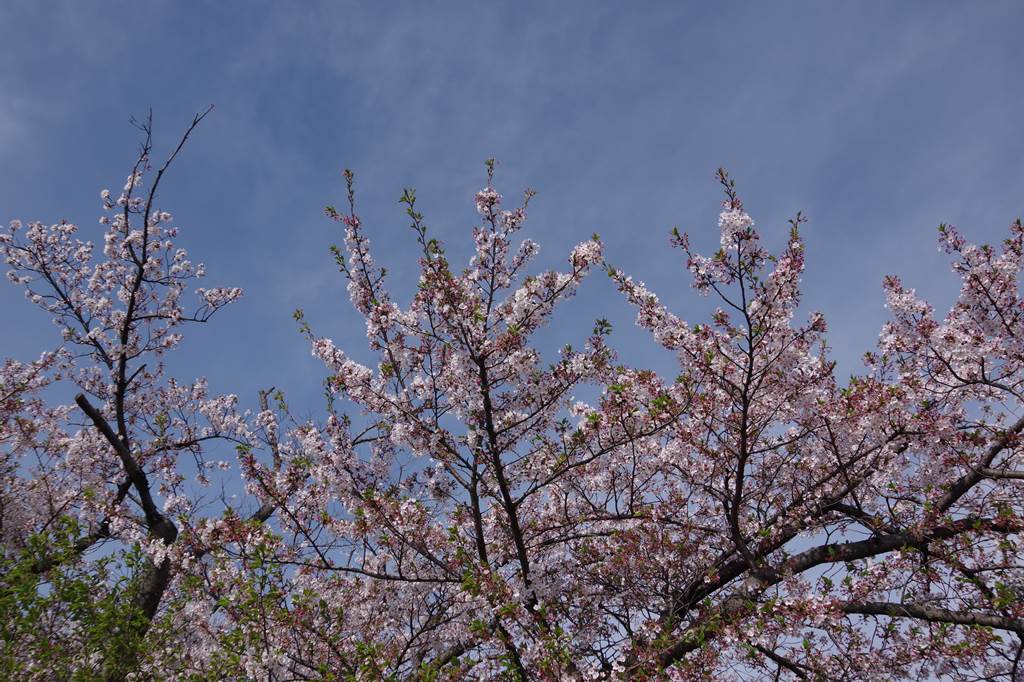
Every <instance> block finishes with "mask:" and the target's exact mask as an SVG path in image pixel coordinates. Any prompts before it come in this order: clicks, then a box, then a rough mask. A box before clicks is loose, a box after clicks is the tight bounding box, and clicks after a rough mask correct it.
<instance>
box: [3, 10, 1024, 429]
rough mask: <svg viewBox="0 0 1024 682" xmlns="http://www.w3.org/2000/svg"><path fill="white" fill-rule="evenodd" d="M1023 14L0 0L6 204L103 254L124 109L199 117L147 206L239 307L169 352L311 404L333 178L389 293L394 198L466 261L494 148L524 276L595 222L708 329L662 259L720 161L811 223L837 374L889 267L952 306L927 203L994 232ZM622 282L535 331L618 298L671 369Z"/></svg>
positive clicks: (13, 349) (623, 259) (772, 213)
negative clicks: (160, 211)
mask: <svg viewBox="0 0 1024 682" xmlns="http://www.w3.org/2000/svg"><path fill="white" fill-rule="evenodd" d="M1021 19H1024V9H1022V8H1021V6H1020V5H1019V4H1017V3H1011V2H989V3H984V4H980V5H979V4H971V5H959V4H954V3H900V4H899V5H882V4H857V5H854V4H846V5H830V6H826V5H824V4H819V3H772V4H770V5H765V4H754V3H750V4H748V5H735V6H730V7H728V8H724V9H723V8H715V11H708V10H707V8H704V7H698V6H697V5H691V6H684V5H681V4H679V3H658V4H655V3H652V4H649V5H645V6H644V11H642V12H640V11H637V10H636V8H634V7H627V6H625V5H621V4H616V3H593V2H579V3H558V4H557V5H548V6H545V5H542V4H541V3H509V4H507V5H504V6H502V7H495V6H490V5H488V6H487V7H480V6H477V5H473V4H470V3H465V4H456V3H448V4H446V5H444V6H443V7H440V8H438V7H433V6H432V7H430V8H427V7H425V6H423V5H421V4H414V3H405V4H392V3H388V4H387V5H381V4H377V3H321V4H316V5H314V4H312V3H303V4H301V5H296V4H293V3H256V2H246V3H241V2H237V3H188V4H177V3H170V2H167V3H149V2H146V3H98V2H67V3H65V4H56V3H55V4H50V3H48V4H45V5H40V4H38V3H30V2H12V3H4V4H3V5H2V6H0V43H2V45H3V48H2V49H3V51H4V58H3V59H2V60H0V94H2V96H0V177H2V178H3V182H2V183H0V221H2V222H3V223H6V222H8V221H9V220H12V219H16V218H20V219H23V220H37V219H38V220H41V221H43V222H45V223H47V224H49V223H53V222H57V221H58V220H60V219H67V220H69V221H72V222H75V223H77V224H79V225H80V226H82V233H81V234H82V235H84V237H85V238H92V239H93V240H94V241H96V242H99V241H100V240H101V239H102V234H103V226H101V225H99V224H98V223H97V218H98V217H99V216H100V215H101V213H102V205H101V199H100V196H99V192H100V190H101V189H102V188H104V187H117V186H119V184H120V183H121V182H122V181H123V179H124V177H125V175H126V173H127V172H128V171H129V170H130V165H131V163H132V161H133V159H134V154H135V152H136V147H137V143H138V140H139V135H138V132H137V131H136V130H135V129H134V128H132V127H131V125H130V123H129V119H130V117H131V116H132V115H134V116H136V117H142V116H144V115H145V113H146V112H147V110H148V109H149V108H152V109H153V111H154V123H155V131H156V145H157V147H156V148H157V152H158V154H157V156H160V155H161V154H162V153H164V152H169V151H170V148H171V147H172V146H173V144H174V143H175V141H176V140H177V137H178V135H179V134H180V133H181V132H182V130H183V129H184V128H185V127H186V125H187V123H188V122H189V121H190V120H191V116H192V114H193V113H195V112H197V111H201V110H203V109H205V108H206V106H208V105H209V104H214V105H215V107H216V108H215V110H214V111H213V112H212V114H211V115H210V116H209V117H208V119H207V120H206V121H204V122H203V123H202V125H201V126H200V128H199V129H198V130H197V131H196V133H195V135H194V139H193V140H191V141H190V143H189V145H188V146H187V148H186V149H185V150H184V151H183V153H182V156H181V158H180V159H179V161H178V162H177V165H176V166H175V167H174V168H173V169H172V172H171V175H170V176H169V177H168V179H167V181H166V183H165V185H164V186H163V190H162V192H161V201H160V207H161V208H166V209H167V210H168V211H171V212H173V214H174V218H175V221H176V223H177V224H178V225H180V226H181V228H182V238H181V240H180V241H181V243H182V245H183V246H185V247H186V248H188V250H189V252H190V254H191V255H192V257H193V258H195V260H196V261H197V262H199V261H201V262H204V263H205V264H206V266H207V268H208V269H209V271H210V272H211V273H214V275H213V276H212V277H211V281H210V286H228V287H234V286H238V287H242V288H243V289H244V290H245V296H244V297H243V298H242V300H241V301H239V302H238V303H237V304H236V305H234V306H232V308H231V309H230V310H228V311H225V313H224V314H223V315H222V317H220V318H219V319H218V321H217V324H216V325H215V326H214V327H211V328H209V329H201V330H193V331H192V333H191V334H190V336H189V338H188V339H187V340H186V342H185V344H184V347H183V352H182V353H180V354H178V356H177V357H176V358H175V360H174V362H175V363H178V364H177V365H176V367H180V368H181V373H182V375H183V376H184V377H185V378H190V377H193V376H195V375H197V374H202V375H206V376H208V377H209V381H210V383H211V387H213V388H214V389H215V390H217V391H230V392H236V393H238V394H239V395H240V396H241V399H242V402H243V403H244V404H251V406H254V404H255V401H256V395H257V390H258V389H260V388H267V387H269V386H271V385H274V386H277V387H278V388H282V389H284V390H285V391H286V393H287V394H288V396H289V400H290V403H291V404H292V405H293V407H297V408H298V411H299V412H300V413H308V414H317V413H318V411H319V408H320V404H321V401H322V387H321V381H322V378H323V367H322V365H321V364H320V363H319V362H318V361H317V360H316V359H315V358H313V357H311V356H310V352H309V346H308V344H307V343H306V342H304V340H303V339H302V338H301V337H300V336H299V334H298V333H297V330H296V324H295V322H294V320H292V318H291V314H292V311H293V310H294V309H295V308H298V307H301V308H303V309H305V311H306V318H307V319H309V320H310V321H311V322H312V323H313V324H314V325H315V326H316V328H317V330H318V331H320V332H321V333H324V334H325V335H326V336H329V337H331V338H333V339H334V340H335V341H336V342H337V343H338V345H339V346H340V347H343V348H345V349H346V350H347V351H349V352H352V353H353V355H354V356H355V357H356V359H361V358H360V356H359V353H360V352H361V351H362V349H363V348H365V342H364V336H365V334H364V327H363V324H362V320H361V319H360V318H359V317H358V316H357V315H356V314H355V311H353V310H352V309H351V307H350V305H349V303H348V300H347V299H348V297H347V294H346V292H345V288H344V282H343V280H342V279H341V277H340V275H339V274H338V273H337V270H336V268H335V266H334V264H333V261H332V258H331V257H330V255H329V253H328V246H329V245H330V244H332V243H341V242H342V240H343V235H342V234H341V232H340V229H339V227H338V225H337V224H336V223H333V222H331V221H330V220H328V219H327V218H325V217H324V215H323V206H324V205H325V204H332V203H341V202H342V201H343V195H344V181H343V179H342V178H341V176H340V170H341V169H342V168H343V167H349V168H352V169H353V170H354V171H355V172H356V186H357V193H358V202H359V206H360V209H359V210H360V214H361V215H362V217H363V219H364V221H365V223H366V225H365V229H366V234H367V236H368V237H369V238H370V239H371V240H373V242H374V244H375V245H376V247H375V252H376V255H377V258H378V260H379V261H381V264H382V265H384V266H385V267H387V268H388V269H389V271H390V273H391V274H390V278H391V281H392V290H393V291H394V292H395V293H396V295H399V294H400V293H402V292H404V293H405V295H406V296H407V297H409V298H411V296H412V294H413V292H414V290H415V286H416V278H417V276H418V272H417V268H416V267H415V258H416V253H417V248H418V247H417V245H416V243H415V240H414V239H413V237H414V235H412V234H411V233H410V231H409V229H408V227H407V224H408V221H407V220H406V218H405V215H404V213H403V210H402V207H401V206H400V205H399V204H398V202H397V199H398V198H399V197H400V196H401V192H402V188H403V187H415V188H416V190H417V197H418V207H419V210H421V211H422V212H423V213H424V214H425V221H426V224H427V225H428V227H429V229H430V230H431V234H432V236H434V237H437V238H439V239H441V240H443V241H444V242H445V243H446V244H447V245H448V249H449V254H450V256H451V257H452V261H453V262H454V263H459V262H464V263H468V261H469V258H470V256H471V253H472V241H471V239H470V236H471V229H472V226H473V225H474V224H476V223H477V222H478V219H479V217H478V215H477V214H476V211H475V210H474V209H475V207H474V196H475V194H476V192H477V191H478V190H479V189H480V188H481V187H482V186H483V185H484V183H485V180H486V177H485V170H484V167H483V163H482V162H483V160H484V159H486V158H489V157H496V158H497V159H498V167H497V171H496V183H495V184H496V187H497V188H498V189H499V191H502V192H505V193H507V194H515V193H518V192H520V191H521V190H523V189H525V188H527V187H532V188H534V189H536V190H537V192H538V194H537V196H536V197H535V198H534V199H533V200H532V201H531V204H530V221H529V222H528V223H527V226H526V228H525V229H524V233H523V236H524V237H526V238H530V239H532V240H534V241H536V242H537V243H538V244H539V247H540V256H539V258H538V261H537V265H536V267H537V269H538V271H539V270H540V269H541V268H546V267H551V266H554V265H558V264H560V263H562V262H563V259H564V254H565V253H567V252H568V250H569V249H571V248H572V246H573V245H575V244H578V243H580V242H582V241H585V240H586V239H587V238H588V237H589V235H591V234H592V233H594V232H597V233H600V235H601V237H602V240H603V242H604V244H605V253H606V256H607V257H608V259H609V261H610V262H612V263H614V265H615V266H616V267H618V268H621V269H622V271H624V272H628V273H630V274H631V275H633V276H636V277H637V278H640V279H643V280H644V281H645V282H646V283H647V284H648V285H649V286H650V287H651V289H653V290H656V291H658V292H659V294H660V296H661V298H662V300H663V301H664V302H665V303H666V305H668V306H669V307H670V309H672V310H673V312H674V313H675V314H677V315H679V316H680V317H682V318H685V319H689V320H693V321H702V320H706V319H707V316H708V311H709V302H708V301H707V300H706V299H702V298H700V297H699V296H698V295H696V292H694V291H692V289H691V288H690V284H689V280H688V277H686V275H685V272H684V271H683V268H682V267H681V266H682V265H683V263H681V262H680V254H679V252H678V251H676V250H671V249H668V248H666V247H667V245H668V240H669V233H670V230H671V228H672V227H673V226H679V227H680V229H685V230H687V231H688V232H689V233H690V235H691V239H692V240H693V242H694V246H695V248H697V249H699V250H702V251H704V252H707V253H710V252H712V251H713V250H714V248H715V246H716V243H717V241H718V240H719V238H720V232H719V230H718V228H717V226H716V219H717V218H716V217H717V214H718V211H719V209H720V203H719V200H720V192H719V187H718V185H717V183H716V181H715V178H714V171H715V169H716V168H717V167H719V166H724V167H726V168H728V169H729V170H730V172H731V174H732V176H733V177H734V178H736V179H737V182H738V185H739V188H740V190H741V192H742V193H743V196H744V198H745V204H746V206H747V208H748V209H749V210H750V212H751V213H752V214H753V215H756V216H757V220H758V227H759V229H760V230H761V232H762V234H763V235H764V239H765V240H766V243H767V244H769V245H770V246H771V247H772V248H773V249H778V247H780V246H782V245H784V244H785V240H786V238H787V234H788V227H787V223H786V220H787V219H788V218H789V217H791V216H792V215H794V214H795V213H796V211H798V210H802V211H803V212H804V213H805V214H806V215H807V216H808V218H809V222H808V224H807V226H806V227H805V229H804V235H805V239H806V248H807V271H806V273H805V275H804V291H805V296H804V300H803V303H802V309H804V310H805V311H811V310H821V311H822V312H823V313H824V314H825V316H826V319H827V320H828V324H829V327H830V330H831V334H830V340H831V343H832V344H833V348H834V357H835V358H836V359H838V360H839V362H840V365H839V369H840V371H841V372H843V373H844V374H845V373H849V372H853V371H857V370H858V369H859V368H860V355H861V354H862V353H863V352H864V351H866V350H871V349H872V348H873V347H874V346H875V343H876V341H877V338H878V333H879V330H880V329H881V325H882V322H883V321H884V319H885V317H886V311H885V309H884V307H883V306H884V301H885V298H884V291H883V288H882V281H883V277H884V276H885V275H887V274H890V273H897V274H899V275H900V276H901V278H902V281H903V282H904V283H905V285H906V286H908V287H915V288H916V289H917V290H918V291H919V292H921V293H922V294H923V295H924V296H926V297H928V298H929V299H931V300H932V301H933V302H934V303H935V304H936V307H937V308H938V309H939V310H943V309H944V308H945V307H946V306H947V305H948V303H950V302H951V301H952V299H953V296H954V294H955V292H956V288H957V279H956V277H954V276H953V275H952V274H950V273H949V266H948V260H947V259H946V257H945V256H944V255H943V254H941V253H939V252H938V251H937V250H936V249H935V228H936V226H937V225H938V224H939V223H940V222H946V223H953V224H956V225H958V227H959V228H960V229H961V230H962V231H963V232H964V233H965V234H966V235H967V236H968V237H969V238H970V239H972V240H974V241H979V242H981V241H993V240H998V239H1001V238H1002V236H1003V235H1004V231H1005V227H1006V225H1007V223H1008V222H1009V221H1010V220H1012V219H1013V218H1015V217H1016V216H1017V215H1019V214H1020V213H1021V212H1022V200H1024V141H1022V139H1024V138H1022V136H1021V134H1020V112H1021V111H1022V105H1024V88H1021V81H1022V76H1021V71H1020V68H1019V58H1020V55H1019V36H1018V32H1019V31H1018V29H1019V26H1020V25H1021ZM212 280H216V281H212ZM614 286H615V285H614V283H613V282H611V281H610V280H609V279H608V278H605V277H593V278H590V279H589V280H588V281H587V282H586V283H585V284H584V285H583V286H582V287H581V289H580V291H579V295H578V298H577V300H576V301H574V302H572V303H570V304H569V305H567V306H565V307H564V309H563V310H560V311H559V313H558V315H557V316H556V319H555V320H554V323H553V325H552V326H551V327H550V328H548V329H546V330H544V332H543V334H545V335H546V337H547V338H548V339H549V340H550V341H551V343H550V349H551V351H552V352H554V349H555V348H556V347H557V346H559V345H561V343H564V342H566V341H573V340H578V339H581V338H583V337H585V336H586V335H587V334H588V333H589V331H590V329H591V327H592V326H593V320H594V318H595V317H606V318H608V319H609V320H611V321H612V323H613V325H614V329H615V331H614V333H613V335H612V336H611V338H610V343H611V344H612V345H613V346H614V347H616V349H618V350H619V352H620V357H621V358H622V360H623V361H626V362H629V363H631V364H635V365H649V366H654V367H656V368H658V369H665V368H668V367H670V366H671V364H672V362H671V357H670V356H669V355H668V354H667V353H665V352H664V351H663V350H661V349H659V348H658V347H657V346H655V345H654V344H653V343H652V342H651V340H650V339H649V337H647V336H646V335H645V334H644V332H643V331H642V330H638V329H636V328H635V325H634V324H633V320H634V315H635V313H634V311H632V310H631V309H630V308H629V306H627V305H625V304H624V303H623V301H622V300H621V297H619V296H615V295H612V292H613V290H614ZM21 295H22V294H21V292H20V291H19V290H18V289H17V288H15V287H10V286H5V287H2V288H0V307H2V310H3V312H4V325H3V333H2V334H0V352H2V355H4V356H13V357H17V358H20V359H22V360H30V359H33V358H34V357H35V356H36V355H37V353H38V350H39V348H40V347H41V343H42V346H44V347H48V346H50V345H51V344H47V343H46V342H45V340H46V339H52V341H53V344H52V345H56V343H58V342H59V336H58V334H57V330H56V329H54V328H53V327H52V325H51V324H50V322H49V321H48V320H47V319H46V316H45V315H43V314H42V313H40V311H38V310H37V309H35V308H34V307H33V306H30V305H25V304H24V302H23V301H21V300H20V297H21ZM407 300H408V298H407V299H406V300H403V301H401V303H402V304H403V305H404V304H405V303H407ZM173 369H174V367H172V370H173Z"/></svg>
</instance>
